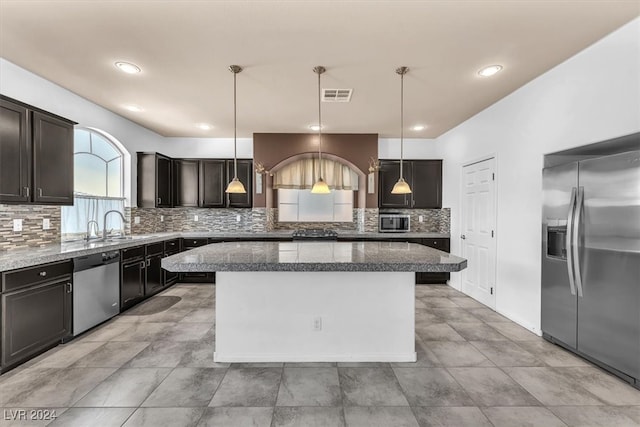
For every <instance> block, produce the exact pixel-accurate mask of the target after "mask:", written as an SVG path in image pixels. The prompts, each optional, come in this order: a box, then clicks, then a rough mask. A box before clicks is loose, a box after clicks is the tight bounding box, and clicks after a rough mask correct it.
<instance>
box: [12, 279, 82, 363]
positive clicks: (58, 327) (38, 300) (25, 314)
mask: <svg viewBox="0 0 640 427" xmlns="http://www.w3.org/2000/svg"><path fill="white" fill-rule="evenodd" d="M71 280H72V279H71V276H66V277H62V278H58V279H56V280H52V281H49V282H45V283H41V284H38V285H36V286H29V287H26V288H22V289H19V290H16V291H12V292H6V293H4V294H3V295H2V369H3V370H5V369H7V368H10V367H12V366H13V365H16V364H18V363H20V362H22V361H24V360H26V359H28V358H30V357H33V356H35V355H36V354H38V353H40V352H42V351H44V350H46V349H48V348H50V347H53V346H55V345H56V344H58V343H59V342H60V341H61V340H62V339H63V338H65V337H68V336H69V335H70V334H71V317H72V316H71V315H72V312H71V310H72V303H73V301H72V294H71V292H72V284H71Z"/></svg>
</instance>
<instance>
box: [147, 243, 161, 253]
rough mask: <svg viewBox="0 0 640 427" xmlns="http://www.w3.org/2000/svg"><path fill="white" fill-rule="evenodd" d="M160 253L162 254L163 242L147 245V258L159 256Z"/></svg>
mask: <svg viewBox="0 0 640 427" xmlns="http://www.w3.org/2000/svg"><path fill="white" fill-rule="evenodd" d="M162 252H164V243H163V242H158V243H151V244H149V245H147V256H149V255H157V254H161V253H162Z"/></svg>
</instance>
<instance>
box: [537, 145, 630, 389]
mask: <svg viewBox="0 0 640 427" xmlns="http://www.w3.org/2000/svg"><path fill="white" fill-rule="evenodd" d="M543 190H544V195H543V196H544V197H543V215H542V331H543V336H544V337H545V338H546V339H548V340H550V341H552V342H556V343H558V344H560V345H562V346H564V347H566V348H569V349H571V350H572V351H574V352H576V353H578V354H580V355H582V356H585V357H586V358H588V359H590V360H592V361H593V362H596V363H597V364H599V365H601V366H603V367H604V368H606V369H608V370H610V371H611V372H613V373H615V374H617V375H618V376H620V377H622V378H624V379H626V380H627V381H629V382H630V383H631V384H634V385H635V386H636V387H639V388H640V151H630V152H625V153H621V154H614V155H610V156H604V157H598V158H592V159H588V160H581V161H578V162H573V163H569V164H563V165H559V166H554V167H550V168H546V169H544V170H543Z"/></svg>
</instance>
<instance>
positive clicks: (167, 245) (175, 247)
mask: <svg viewBox="0 0 640 427" xmlns="http://www.w3.org/2000/svg"><path fill="white" fill-rule="evenodd" d="M164 251H165V252H167V253H168V252H172V253H173V252H174V251H176V252H180V239H172V240H165V242H164Z"/></svg>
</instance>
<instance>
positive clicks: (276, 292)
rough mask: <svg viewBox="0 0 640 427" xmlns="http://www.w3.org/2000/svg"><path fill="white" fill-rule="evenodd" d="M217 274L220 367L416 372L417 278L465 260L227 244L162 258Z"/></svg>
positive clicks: (364, 248) (423, 251) (375, 246)
mask: <svg viewBox="0 0 640 427" xmlns="http://www.w3.org/2000/svg"><path fill="white" fill-rule="evenodd" d="M162 267H163V268H164V269H166V270H168V271H173V272H216V273H217V274H216V318H215V322H216V323H215V346H216V348H215V353H214V359H215V361H217V362H411V361H415V360H416V354H415V344H414V339H415V338H414V327H415V319H414V301H415V300H414V298H415V274H414V273H415V272H455V271H460V270H462V269H464V268H465V267H466V260H465V259H463V258H460V257H457V256H454V255H451V254H448V253H446V252H442V251H439V250H436V249H432V248H429V247H426V246H422V245H418V244H413V243H400V242H326V241H322V242H255V241H250V242H228V243H215V244H210V245H207V246H203V247H200V248H196V249H193V250H190V251H187V252H183V253H180V254H177V255H172V256H170V257H167V258H164V259H163V260H162Z"/></svg>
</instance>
